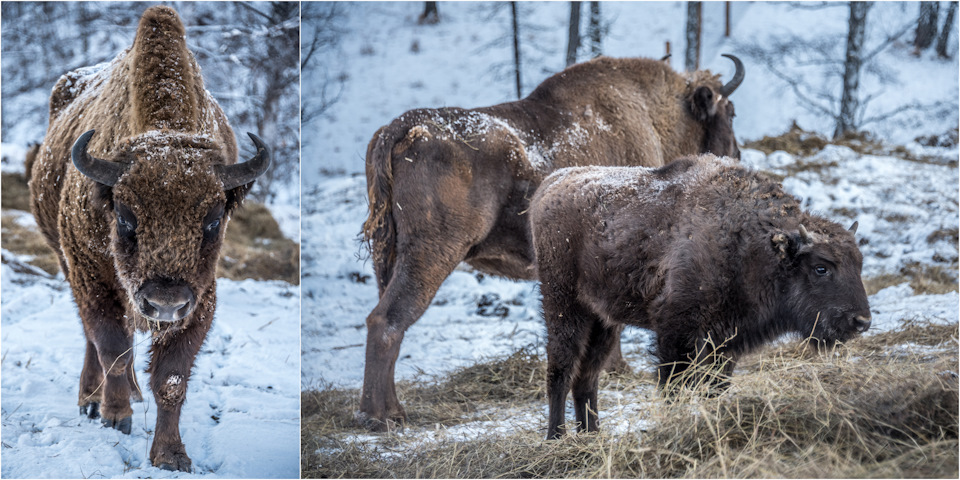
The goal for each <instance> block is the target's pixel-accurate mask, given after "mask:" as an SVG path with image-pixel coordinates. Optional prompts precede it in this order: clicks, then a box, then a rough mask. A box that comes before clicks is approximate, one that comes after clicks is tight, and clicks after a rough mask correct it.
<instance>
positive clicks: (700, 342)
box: [530, 155, 870, 438]
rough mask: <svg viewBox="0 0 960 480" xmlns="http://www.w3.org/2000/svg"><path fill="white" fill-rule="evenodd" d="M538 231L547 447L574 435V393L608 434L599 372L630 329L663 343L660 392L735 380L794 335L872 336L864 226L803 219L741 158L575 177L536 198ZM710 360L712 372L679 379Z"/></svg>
mask: <svg viewBox="0 0 960 480" xmlns="http://www.w3.org/2000/svg"><path fill="white" fill-rule="evenodd" d="M530 222H531V228H532V232H533V244H534V248H535V250H536V255H537V267H538V270H539V276H540V281H541V282H542V284H541V287H540V288H541V292H542V294H543V316H544V319H545V320H546V323H547V359H548V366H547V390H548V397H549V401H550V418H549V425H548V433H547V438H556V437H557V436H559V435H561V434H562V433H563V432H564V428H563V423H564V403H565V401H566V398H567V392H568V390H570V389H571V386H572V390H573V400H574V407H575V408H574V410H575V412H576V416H577V421H578V422H579V424H580V426H579V429H580V430H587V431H591V430H596V429H597V413H596V412H597V382H598V375H599V373H600V368H601V366H602V365H603V362H604V360H605V359H606V358H607V356H608V355H609V354H610V352H611V351H612V350H613V348H614V344H615V343H616V340H617V336H616V335H615V333H616V332H618V331H619V330H618V327H619V326H620V325H624V324H626V325H635V326H639V327H643V328H647V329H650V330H652V331H653V332H654V333H655V334H656V349H655V354H656V356H657V358H658V359H659V361H660V367H659V372H658V373H659V383H660V384H661V386H663V385H665V384H668V383H671V382H672V381H673V380H675V379H683V380H686V381H691V380H692V381H694V382H699V381H703V380H709V381H710V383H714V384H715V383H721V384H722V383H724V382H725V378H726V377H727V375H728V374H729V373H730V372H731V371H732V369H733V362H734V361H735V360H736V358H737V357H738V356H739V355H741V354H742V353H744V352H747V351H749V350H751V349H753V348H756V347H758V346H759V345H761V344H763V343H764V342H766V341H768V340H771V339H774V338H777V337H778V336H780V335H782V334H786V333H791V332H795V333H798V334H801V335H804V336H811V337H812V338H815V339H818V340H822V341H823V342H824V343H825V344H827V345H831V346H832V345H833V344H834V343H835V342H838V341H844V340H847V339H849V338H851V337H852V336H854V335H856V334H858V333H860V332H863V331H865V330H866V329H867V328H868V327H869V326H870V309H869V306H868V304H867V295H866V292H864V289H863V282H862V281H861V279H860V269H861V266H862V263H863V257H862V256H861V255H860V250H859V249H858V248H857V244H856V242H855V241H854V231H855V230H856V223H855V224H854V226H853V227H851V229H850V230H849V231H848V230H846V229H844V228H842V227H841V226H840V225H837V224H836V223H834V222H831V221H829V220H827V219H825V218H823V217H820V216H817V215H812V214H810V213H807V212H804V211H802V210H801V209H800V204H799V203H798V201H797V199H796V198H794V197H792V196H790V195H788V194H786V193H784V191H783V189H782V187H781V186H780V185H779V184H777V183H775V182H773V181H771V180H770V179H768V178H766V177H764V176H762V175H760V174H758V173H756V172H753V171H750V170H749V169H746V168H743V167H741V166H739V165H738V164H736V163H735V162H733V161H732V160H730V159H718V158H716V157H714V156H713V155H703V156H700V157H687V158H683V159H680V160H677V161H675V162H673V163H670V164H668V165H666V166H664V167H661V168H658V169H649V168H642V167H578V168H568V169H563V170H560V171H557V172H555V173H554V174H553V175H551V176H550V177H548V178H547V179H546V180H544V182H543V185H542V186H541V187H540V189H539V190H538V191H537V194H536V196H535V197H534V198H533V201H532V202H531V206H530ZM700 363H706V366H707V367H708V368H707V372H713V373H707V374H704V373H700V374H699V375H697V374H695V375H685V376H683V377H680V375H681V374H683V373H684V370H685V369H687V368H688V367H689V366H690V365H692V364H700ZM716 368H719V369H720V371H716V370H715V369H716ZM688 373H689V372H688ZM696 377H699V379H698V378H696ZM676 384H677V383H672V385H676Z"/></svg>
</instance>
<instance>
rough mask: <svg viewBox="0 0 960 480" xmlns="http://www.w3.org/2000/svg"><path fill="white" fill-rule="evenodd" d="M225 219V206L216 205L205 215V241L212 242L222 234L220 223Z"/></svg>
mask: <svg viewBox="0 0 960 480" xmlns="http://www.w3.org/2000/svg"><path fill="white" fill-rule="evenodd" d="M222 220H223V206H216V207H214V208H213V209H211V210H210V211H209V212H208V213H207V215H206V216H205V217H203V241H204V242H212V241H214V240H216V239H217V236H218V235H220V223H221V222H222Z"/></svg>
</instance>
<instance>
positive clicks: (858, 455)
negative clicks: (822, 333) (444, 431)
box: [301, 321, 960, 478]
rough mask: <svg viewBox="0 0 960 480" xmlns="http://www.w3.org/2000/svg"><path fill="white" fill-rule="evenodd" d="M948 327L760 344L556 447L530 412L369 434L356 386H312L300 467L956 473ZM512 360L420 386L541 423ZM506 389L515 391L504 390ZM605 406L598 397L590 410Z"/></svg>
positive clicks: (665, 473) (324, 472)
mask: <svg viewBox="0 0 960 480" xmlns="http://www.w3.org/2000/svg"><path fill="white" fill-rule="evenodd" d="M957 328H958V327H957V324H953V325H950V326H943V325H936V324H931V323H929V322H926V323H924V322H915V321H911V322H904V326H903V327H901V328H899V329H897V330H894V331H892V332H886V333H882V334H879V335H875V336H872V337H867V338H864V339H859V340H855V341H853V342H851V343H850V344H849V345H847V346H845V347H843V348H841V349H839V350H836V351H833V352H829V353H820V352H817V351H816V349H813V348H809V347H804V346H803V344H802V343H795V344H787V345H784V346H782V347H779V348H768V349H766V350H764V351H762V352H761V353H759V354H756V355H751V356H748V357H747V358H745V359H743V361H742V362H741V364H740V366H739V367H738V369H737V374H736V375H735V377H734V378H733V381H732V387H731V388H730V389H729V390H728V391H727V392H726V393H723V394H722V395H719V396H718V397H716V398H705V397H702V396H700V395H698V394H696V393H695V392H690V391H681V393H680V394H679V395H678V396H677V397H675V398H673V399H672V400H670V401H668V400H666V399H664V398H663V397H662V396H661V395H659V394H657V395H654V396H653V397H652V398H642V397H644V396H645V395H644V394H643V393H638V394H637V396H636V398H634V399H633V401H643V402H649V405H650V407H649V408H648V409H647V410H646V412H645V414H646V416H647V418H648V419H649V420H652V424H651V426H650V427H648V429H647V430H646V431H636V429H633V431H630V432H627V433H620V434H615V433H613V432H611V431H610V430H611V428H609V427H608V428H606V429H604V430H603V431H601V432H600V433H599V434H589V435H568V436H567V437H565V438H563V439H561V440H559V441H544V440H543V439H542V438H543V435H544V433H545V432H544V428H543V427H544V425H543V423H544V420H545V419H540V420H539V421H533V422H531V421H530V420H529V415H528V417H527V419H522V418H521V419H518V420H517V421H516V428H515V429H513V430H511V431H510V432H509V433H501V432H500V431H499V430H492V431H490V432H489V433H481V434H479V435H477V436H475V437H469V438H467V439H464V438H462V436H461V437H457V436H453V437H448V436H443V435H436V436H433V435H431V433H432V432H431V430H432V428H430V427H432V424H430V423H428V422H429V421H430V420H431V419H427V418H421V419H419V420H413V419H411V423H410V424H409V425H408V426H407V432H406V433H405V434H404V435H397V434H380V435H368V434H367V433H366V432H365V431H363V430H361V429H359V428H358V427H357V426H356V425H355V424H354V423H353V421H352V413H353V411H355V409H356V407H357V403H356V402H357V394H358V392H356V391H355V390H340V389H333V388H322V389H320V390H318V391H314V392H305V393H304V400H303V427H302V438H301V440H302V442H301V445H302V461H303V463H302V468H303V472H302V473H303V476H304V477H379V478H397V477H399V478H419V477H427V478H504V477H506V478H530V477H535V478H543V477H549V478H572V477H577V478H594V477H632V478H643V477H655V478H674V477H686V478H691V477H692V478H715V477H724V478H728V477H768V478H772V477H778V478H780V477H789V478H799V477H808V478H824V477H826V478H832V477H892V478H907V477H923V478H956V476H957V473H958V446H960V444H958V440H957V438H958V432H957V430H958V422H960V420H958V401H957V396H958V387H957V377H956V372H957V368H958V366H957V351H958V350H957V348H958V347H957ZM904 344H907V345H906V346H905V345H904ZM910 344H913V345H924V346H925V347H923V348H919V347H918V348H911V347H910V346H909V345H910ZM905 351H906V352H913V353H905ZM522 356H523V357H525V358H526V360H525V361H523V362H517V361H516V359H510V358H508V359H504V360H499V361H492V362H487V363H483V364H480V365H476V366H474V367H470V368H469V369H463V370H460V371H458V372H456V373H454V374H452V375H451V376H449V377H447V378H444V379H435V380H436V381H435V382H434V383H431V384H429V385H422V386H421V387H418V388H428V389H430V388H432V389H434V393H435V394H437V395H438V396H440V397H444V396H446V397H448V398H449V397H453V396H455V395H454V393H455V392H469V393H464V394H463V398H464V399H469V400H470V402H471V403H473V404H475V406H474V407H473V409H472V411H474V412H476V411H480V410H486V411H490V410H491V407H492V409H493V410H494V411H498V412H502V414H500V415H499V417H500V418H499V420H500V422H501V424H507V425H509V424H510V423H511V417H510V416H509V415H511V414H514V415H515V414H516V413H515V412H517V411H520V412H522V411H528V412H532V413H533V414H534V416H535V417H542V414H540V413H539V412H540V409H541V408H542V406H543V404H544V403H545V400H544V399H543V398H542V396H543V392H542V390H541V387H539V386H536V387H529V386H527V387H524V386H522V385H518V384H515V383H513V382H516V381H519V380H520V379H522V378H523V377H524V375H529V373H530V372H531V371H533V372H535V378H533V383H535V384H538V385H539V384H542V383H543V382H544V377H543V376H542V375H543V373H542V372H543V367H542V364H543V359H537V358H535V356H534V355H531V354H530V352H523V353H522ZM511 358H512V357H511ZM467 371H470V372H487V373H482V374H477V375H476V376H475V377H476V378H475V380H478V383H479V384H480V386H478V387H476V388H470V387H467V386H465V385H463V384H462V382H463V381H466V380H467V377H465V376H464V375H465V372H467ZM491 372H493V373H491ZM647 377H648V376H647V375H645V374H641V375H637V376H624V377H605V378H604V379H603V380H601V390H604V389H610V388H611V387H614V385H613V384H614V383H616V384H617V385H616V386H617V387H618V388H619V387H625V391H629V390H631V389H632V390H635V391H638V392H649V391H650V389H643V388H642V387H644V386H649V379H648V378H647ZM497 378H502V379H503V381H504V385H503V387H504V388H501V387H499V386H494V384H495V383H496V380H495V379H497ZM491 382H492V383H491ZM407 388H408V390H407V391H410V390H409V388H410V387H407ZM510 391H516V393H515V394H506V395H504V394H503V392H510ZM484 392H488V394H489V395H490V397H491V398H489V399H488V398H485V397H484V395H485V393H484ZM646 396H647V397H649V395H646ZM425 398H429V397H428V396H424V397H421V398H420V399H425ZM420 399H415V398H407V397H405V396H404V395H403V394H401V400H403V401H405V402H406V405H407V407H408V408H411V407H413V408H417V407H415V406H414V405H413V403H414V402H416V401H418V400H420ZM610 401H611V400H610V399H609V398H606V399H605V398H604V394H603V393H601V398H600V403H601V408H604V403H605V402H606V403H607V404H609V403H610ZM508 405H509V406H508ZM607 408H609V407H607ZM511 412H514V413H511ZM468 416H469V415H468ZM631 423H632V424H636V422H631ZM602 428H603V427H602Z"/></svg>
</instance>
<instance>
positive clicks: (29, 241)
mask: <svg viewBox="0 0 960 480" xmlns="http://www.w3.org/2000/svg"><path fill="white" fill-rule="evenodd" d="M4 195H6V190H4ZM28 211H29V209H28ZM16 219H17V215H12V214H9V213H8V212H6V211H4V212H3V216H2V218H0V234H2V237H3V240H2V242H0V243H2V246H3V248H4V250H7V251H10V252H13V253H18V254H21V255H29V256H30V257H31V258H30V259H29V260H28V261H27V263H29V264H30V265H33V266H35V267H37V268H39V269H41V270H43V271H45V272H47V273H49V274H50V275H56V273H57V272H59V271H60V264H59V263H58V261H57V255H56V254H55V253H53V250H51V249H50V247H48V246H47V242H46V241H44V239H43V236H42V235H40V233H39V232H38V231H37V230H36V228H30V227H25V226H23V225H21V224H20V223H18V222H17V220H16Z"/></svg>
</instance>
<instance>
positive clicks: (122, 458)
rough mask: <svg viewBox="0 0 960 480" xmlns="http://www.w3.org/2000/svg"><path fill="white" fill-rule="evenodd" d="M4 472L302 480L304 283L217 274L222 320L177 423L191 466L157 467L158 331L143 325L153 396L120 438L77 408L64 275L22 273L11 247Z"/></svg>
mask: <svg viewBox="0 0 960 480" xmlns="http://www.w3.org/2000/svg"><path fill="white" fill-rule="evenodd" d="M3 256H4V262H3V272H2V275H3V280H2V281H3V285H2V289H3V307H2V315H3V324H2V325H3V332H2V337H0V340H2V342H3V361H2V372H3V400H2V419H3V424H2V425H3V427H2V441H3V444H2V454H3V457H2V458H3V470H2V473H3V477H4V478H24V477H26V478H89V477H94V478H96V477H123V478H143V477H153V478H172V477H179V478H184V477H191V476H202V477H206V478H241V477H243V478H250V477H252V478H295V477H298V476H299V458H300V456H299V444H300V420H299V419H300V394H299V392H300V390H299V378H298V376H297V371H298V368H299V365H300V358H299V357H298V355H297V354H296V349H297V346H298V336H297V334H296V332H297V329H298V327H299V298H298V297H299V291H298V288H297V287H296V286H292V285H289V284H287V283H284V282H257V281H253V280H244V281H240V282H237V281H230V280H225V279H220V280H218V282H217V313H216V317H215V320H214V324H213V328H212V329H211V330H210V332H209V334H208V335H207V340H206V343H205V344H204V346H203V349H202V350H201V353H200V354H199V355H198V356H197V360H196V365H195V366H194V369H193V375H192V377H191V378H190V383H189V387H188V390H187V401H186V403H185V404H184V406H183V413H182V416H181V419H180V431H181V434H182V436H183V442H184V444H185V445H186V449H187V454H188V455H190V457H191V459H192V460H193V468H194V474H196V475H187V474H183V473H174V472H167V471H163V470H159V469H157V468H154V467H153V466H151V465H150V455H149V453H150V445H151V442H152V441H153V430H154V426H155V423H156V412H157V408H156V404H155V403H154V400H153V394H152V392H151V391H150V389H149V383H148V382H149V374H146V373H144V370H145V369H146V367H147V361H148V349H149V346H150V339H149V336H148V335H144V334H137V336H136V339H135V347H134V352H135V355H136V356H135V362H136V363H135V365H136V369H137V372H138V381H139V384H140V389H141V391H142V392H143V393H144V395H143V396H144V398H145V400H144V401H143V402H140V403H134V404H133V412H134V413H133V431H132V432H131V434H130V435H123V434H121V433H120V432H118V431H117V430H114V429H112V428H105V427H102V426H101V425H100V421H99V420H92V421H91V420H88V419H87V418H86V417H85V416H81V415H79V413H78V407H77V385H78V384H79V379H80V369H81V367H82V366H83V356H84V349H85V341H84V338H83V330H82V328H81V325H80V319H79V317H78V315H77V309H76V305H75V304H74V302H73V299H72V297H71V295H70V290H69V287H68V285H67V284H66V282H64V281H63V279H62V275H59V276H58V277H47V276H45V275H36V274H30V273H24V272H21V271H17V270H18V269H17V268H16V267H17V266H18V263H17V262H16V261H15V260H14V258H15V257H16V256H15V255H13V254H11V253H10V252H8V251H6V250H4V252H3Z"/></svg>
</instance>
